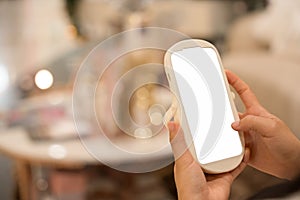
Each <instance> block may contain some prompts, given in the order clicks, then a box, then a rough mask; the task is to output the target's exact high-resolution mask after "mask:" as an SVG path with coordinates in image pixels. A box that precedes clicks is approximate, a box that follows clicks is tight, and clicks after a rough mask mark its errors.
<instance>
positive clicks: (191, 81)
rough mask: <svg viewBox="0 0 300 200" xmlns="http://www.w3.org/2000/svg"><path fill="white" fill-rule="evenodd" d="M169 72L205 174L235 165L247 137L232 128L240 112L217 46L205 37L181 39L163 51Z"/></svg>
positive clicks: (190, 142)
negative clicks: (203, 38) (200, 38)
mask: <svg viewBox="0 0 300 200" xmlns="http://www.w3.org/2000/svg"><path fill="white" fill-rule="evenodd" d="M165 72H166V76H167V79H168V81H169V85H170V88H171V90H172V92H173V93H174V94H175V95H176V97H177V101H178V102H179V104H178V107H180V110H181V116H180V124H181V128H182V129H183V132H184V135H185V139H186V142H187V144H188V146H189V149H190V151H191V153H192V154H193V156H194V158H195V159H197V160H198V162H199V163H200V165H201V167H202V168H203V170H204V171H205V172H207V173H223V172H228V171H231V170H233V169H234V168H236V167H237V166H238V165H239V164H240V162H241V161H242V159H243V155H244V137H243V133H239V132H236V131H235V130H233V129H232V128H231V124H232V123H233V122H234V121H236V120H238V118H239V117H238V113H237V111H236V107H235V105H234V102H233V99H232V95H231V94H232V93H231V91H230V88H229V84H228V81H227V78H226V75H225V72H224V69H223V67H222V63H221V59H220V56H219V53H218V51H217V49H216V48H215V47H214V46H213V45H212V44H211V43H209V42H207V41H204V40H194V39H190V40H184V41H180V42H178V43H176V44H175V45H173V46H172V47H171V48H170V49H168V51H167V52H166V54H165Z"/></svg>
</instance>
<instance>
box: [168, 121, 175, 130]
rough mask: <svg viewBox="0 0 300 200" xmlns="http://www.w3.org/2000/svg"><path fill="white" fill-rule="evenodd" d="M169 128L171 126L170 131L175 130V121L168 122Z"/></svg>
mask: <svg viewBox="0 0 300 200" xmlns="http://www.w3.org/2000/svg"><path fill="white" fill-rule="evenodd" d="M168 128H169V131H173V130H174V124H173V123H168Z"/></svg>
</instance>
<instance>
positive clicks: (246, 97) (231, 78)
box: [225, 70, 259, 109]
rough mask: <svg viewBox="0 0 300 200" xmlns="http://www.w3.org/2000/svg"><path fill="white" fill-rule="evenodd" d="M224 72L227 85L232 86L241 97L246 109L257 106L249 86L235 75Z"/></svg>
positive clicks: (257, 103) (227, 71)
mask: <svg viewBox="0 0 300 200" xmlns="http://www.w3.org/2000/svg"><path fill="white" fill-rule="evenodd" d="M225 72H226V76H227V79H228V82H229V84H230V85H232V87H233V88H234V89H235V91H236V92H237V93H238V95H239V96H240V97H241V99H242V101H243V103H244V104H245V107H246V109H248V108H250V107H252V106H257V105H259V102H258V100H257V98H256V96H255V94H254V93H253V92H252V91H251V89H250V88H249V86H248V85H247V84H246V83H245V82H244V81H243V80H241V79H240V78H239V77H238V76H237V75H235V74H234V73H233V72H231V71H229V70H226V71H225Z"/></svg>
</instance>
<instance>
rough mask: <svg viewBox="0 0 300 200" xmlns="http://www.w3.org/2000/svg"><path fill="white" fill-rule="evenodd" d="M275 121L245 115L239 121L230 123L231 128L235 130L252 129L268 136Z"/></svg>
mask: <svg viewBox="0 0 300 200" xmlns="http://www.w3.org/2000/svg"><path fill="white" fill-rule="evenodd" d="M275 124H276V122H275V121H274V120H273V119H271V118H266V117H261V116H254V115H247V116H246V117H244V118H243V119H241V120H240V121H236V122H234V123H232V125H231V126H232V128H233V129H234V130H236V131H243V132H248V131H254V132H255V133H258V134H260V135H262V136H266V137H269V136H271V134H272V128H273V127H274V126H275Z"/></svg>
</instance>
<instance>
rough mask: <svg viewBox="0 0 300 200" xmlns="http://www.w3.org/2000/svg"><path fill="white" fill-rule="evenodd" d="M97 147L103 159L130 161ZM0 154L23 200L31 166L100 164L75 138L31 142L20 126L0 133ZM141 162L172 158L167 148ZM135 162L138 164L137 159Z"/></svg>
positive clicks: (28, 189)
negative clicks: (12, 169) (11, 164)
mask: <svg viewBox="0 0 300 200" xmlns="http://www.w3.org/2000/svg"><path fill="white" fill-rule="evenodd" d="M163 137H165V136H163ZM164 139H166V138H164ZM88 141H89V140H88ZM94 141H97V142H98V143H99V141H101V140H95V139H94V138H91V140H90V142H91V143H93V142H94ZM155 141H162V138H157V139H155ZM126 142H127V143H128V141H126V140H125V141H124V143H126ZM100 143H101V142H100ZM148 144H149V145H151V143H148ZM126 145H130V144H126ZM133 145H136V144H133ZM97 146H98V147H99V149H100V151H101V152H103V154H104V157H105V158H107V159H110V160H112V161H114V162H117V161H118V162H121V163H122V162H123V163H130V162H134V160H132V158H130V157H128V158H126V157H125V158H124V156H123V155H118V154H114V153H113V152H111V151H110V149H107V147H106V146H105V145H103V144H97ZM144 146H145V145H144ZM146 146H147V145H146ZM146 148H147V147H146ZM0 151H1V152H2V153H4V154H6V155H8V156H9V157H11V158H12V159H14V160H15V162H16V172H17V178H18V186H19V189H20V195H21V199H24V200H27V199H33V197H32V194H31V192H32V185H34V184H35V183H34V182H33V181H35V180H33V176H32V169H33V167H53V168H58V169H70V170H72V169H80V168H83V167H85V166H91V165H94V166H95V165H100V164H101V163H100V162H99V161H98V160H96V159H95V158H94V157H93V156H92V155H91V154H90V153H89V152H88V151H87V150H86V149H85V147H84V145H83V144H82V142H81V140H80V139H79V138H76V139H70V140H61V141H55V140H41V141H35V140H32V139H31V138H30V137H29V136H28V133H27V132H26V131H25V130H24V129H23V128H21V127H20V128H12V129H7V130H1V131H0ZM106 154H107V155H106ZM144 159H145V160H146V159H147V160H149V161H150V162H152V163H153V160H154V161H155V162H161V161H162V160H168V159H172V153H171V149H168V148H166V150H165V151H163V153H162V155H161V156H160V157H155V158H154V157H153V156H152V157H151V156H150V157H149V156H145V158H144ZM139 162H141V161H140V160H139Z"/></svg>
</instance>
